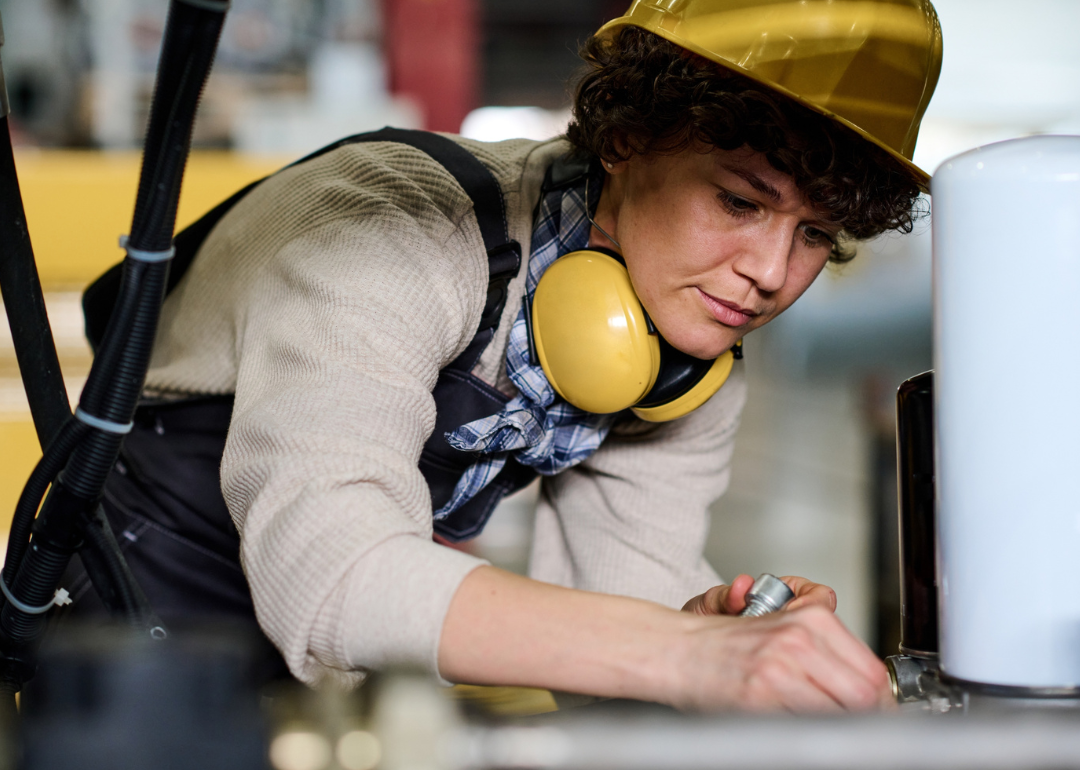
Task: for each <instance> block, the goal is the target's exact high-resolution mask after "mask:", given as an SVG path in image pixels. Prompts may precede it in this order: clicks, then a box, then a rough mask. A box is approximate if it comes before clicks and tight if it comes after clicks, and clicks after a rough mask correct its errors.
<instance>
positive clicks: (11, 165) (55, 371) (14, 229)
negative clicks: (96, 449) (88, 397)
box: [0, 80, 71, 448]
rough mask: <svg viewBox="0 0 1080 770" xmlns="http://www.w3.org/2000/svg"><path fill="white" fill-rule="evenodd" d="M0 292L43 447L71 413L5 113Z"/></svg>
mask: <svg viewBox="0 0 1080 770" xmlns="http://www.w3.org/2000/svg"><path fill="white" fill-rule="evenodd" d="M2 87H3V86H2V80H0V88H2ZM0 291H2V292H3V297H4V309H5V310H6V311H7V318H8V325H9V326H10V327H11V340H12V342H13V344H14V346H15V357H16V359H17V360H18V362H19V372H20V373H21V375H22V381H23V388H24V389H25V390H26V400H27V401H28V402H29V404H30V414H31V415H32V416H33V418H34V428H35V429H36V430H37V435H38V442H39V443H40V444H41V446H42V448H44V447H47V446H48V445H49V443H50V442H51V441H52V440H53V437H54V436H55V435H56V434H57V432H58V431H59V430H60V427H61V426H62V425H63V424H64V420H66V419H67V418H68V417H70V416H71V407H69V406H68V397H67V391H66V390H65V389H64V378H63V376H62V375H61V373H60V361H59V360H58V359H57V357H56V344H55V343H54V342H53V337H52V330H51V329H50V327H49V316H48V315H47V314H46V312H45V297H44V295H43V294H42V292H41V281H40V279H39V278H38V272H37V265H35V263H34V251H33V249H32V248H31V246H30V234H29V232H28V231H27V228H26V212H25V211H24V210H23V203H22V195H21V194H20V193H19V177H18V174H17V173H16V171H15V155H14V154H13V152H12V149H11V133H10V131H9V128H8V119H7V116H6V115H4V116H3V117H0Z"/></svg>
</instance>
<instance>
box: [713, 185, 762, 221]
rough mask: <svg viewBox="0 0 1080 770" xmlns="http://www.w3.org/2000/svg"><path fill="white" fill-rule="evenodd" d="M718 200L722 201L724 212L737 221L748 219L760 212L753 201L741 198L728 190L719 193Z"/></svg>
mask: <svg viewBox="0 0 1080 770" xmlns="http://www.w3.org/2000/svg"><path fill="white" fill-rule="evenodd" d="M716 198H717V200H719V201H720V205H721V206H723V207H724V210H725V211H726V212H727V213H728V214H730V215H731V216H733V217H735V218H736V219H741V218H742V217H748V216H750V215H751V214H753V213H754V212H756V211H757V210H758V205H757V204H756V203H754V202H753V201H748V200H746V198H740V197H739V196H738V195H735V194H734V193H730V192H728V191H727V190H721V191H720V192H719V193H717V195H716Z"/></svg>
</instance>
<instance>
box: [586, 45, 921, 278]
mask: <svg viewBox="0 0 1080 770" xmlns="http://www.w3.org/2000/svg"><path fill="white" fill-rule="evenodd" d="M581 57H582V58H583V59H584V60H585V62H586V64H587V67H586V70H585V72H584V73H583V74H582V76H581V77H580V79H579V81H578V83H577V87H576V89H575V91H576V92H575V98H574V108H573V120H572V122H571V123H570V126H569V128H568V129H567V138H568V139H569V140H570V142H571V143H572V144H573V145H574V146H575V147H576V148H578V149H579V150H581V151H585V152H588V153H592V154H595V155H597V156H599V157H600V158H602V159H604V160H610V161H617V160H627V159H628V158H630V157H631V156H633V155H648V154H650V153H661V154H668V153H677V152H681V151H682V150H684V149H686V148H688V147H691V146H694V145H697V144H699V143H704V144H705V145H711V146H713V147H718V148H720V149H723V150H735V149H738V148H740V147H744V146H745V147H750V148H752V149H754V150H756V151H758V152H761V153H764V154H765V156H766V158H768V160H769V163H770V164H771V165H772V166H773V168H775V169H776V170H777V171H780V172H781V173H784V174H787V175H789V176H791V177H792V179H793V180H794V182H795V185H796V186H797V187H798V188H799V190H801V191H802V193H803V194H804V195H805V196H806V199H807V201H808V202H809V203H810V205H811V206H812V207H813V208H814V209H815V210H817V211H819V212H821V213H822V215H823V216H825V217H827V218H828V219H829V220H830V221H831V222H834V223H836V224H838V225H839V226H840V227H841V228H842V232H843V234H844V235H845V236H847V237H848V238H854V239H856V240H863V239H866V238H871V237H873V236H875V235H878V234H880V233H883V232H885V231H887V230H899V231H901V232H905V233H909V232H911V230H912V227H913V225H914V222H915V220H916V219H917V218H919V217H920V216H922V215H923V213H924V212H923V211H922V210H920V209H919V208H917V203H918V196H919V187H918V184H917V183H916V181H915V179H914V178H913V177H912V175H911V173H910V172H909V171H908V170H907V169H906V168H905V167H904V166H902V165H901V164H900V163H899V162H897V161H896V160H894V159H893V158H892V157H891V156H890V155H889V154H888V153H886V152H885V151H884V150H881V149H880V148H878V147H877V146H875V145H874V144H872V143H871V142H868V141H867V140H866V139H864V138H862V137H861V136H859V135H858V134H856V133H855V132H854V131H852V130H850V129H848V128H847V127H845V126H843V125H841V124H839V123H837V122H835V121H833V120H830V119H829V118H826V117H825V116H824V115H820V114H818V113H816V112H814V111H813V110H810V109H809V108H807V107H804V106H802V105H801V104H799V103H797V102H795V101H794V100H792V99H789V98H787V97H785V96H783V95H781V94H779V93H778V92H776V91H773V90H771V89H769V88H767V87H766V86H763V85H761V84H759V83H757V82H755V81H753V80H751V79H749V78H747V77H744V76H742V75H739V74H736V73H735V72H732V71H730V70H727V69H725V68H723V67H720V66H718V65H716V64H714V63H713V62H710V61H709V60H707V59H705V58H703V57H701V56H698V55H697V54H694V53H691V52H689V51H687V50H685V49H683V48H680V47H679V46H677V45H675V44H674V43H671V42H669V41H667V40H665V39H663V38H661V37H659V36H657V35H654V34H652V33H651V32H647V31H646V30H643V29H639V28H637V27H630V26H627V27H623V28H622V29H620V30H619V31H618V32H617V33H616V34H615V35H613V36H611V37H597V36H593V37H591V38H589V39H588V40H587V41H586V42H585V44H584V46H583V47H582V49H581ZM854 256H855V252H854V249H852V248H851V247H850V246H849V245H844V244H843V242H838V243H837V245H836V246H835V247H834V248H833V252H832V254H831V255H830V257H829V259H830V261H832V262H847V261H849V260H850V259H851V258H852V257H854Z"/></svg>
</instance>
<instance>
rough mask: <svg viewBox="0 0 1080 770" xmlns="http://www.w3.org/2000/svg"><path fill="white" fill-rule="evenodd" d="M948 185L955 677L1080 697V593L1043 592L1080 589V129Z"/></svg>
mask: <svg viewBox="0 0 1080 770" xmlns="http://www.w3.org/2000/svg"><path fill="white" fill-rule="evenodd" d="M932 192H933V197H934V227H933V252H934V254H933V256H934V268H933V269H934V389H935V404H934V413H935V421H936V428H937V497H938V509H937V527H938V538H939V540H938V564H939V565H940V575H939V580H940V585H941V591H940V593H939V596H938V599H939V602H940V613H939V615H940V632H941V669H942V673H943V677H944V678H945V679H947V680H949V681H957V680H960V681H962V682H965V683H966V684H963V686H964V688H965V689H970V688H972V687H977V686H978V685H979V684H981V685H995V686H1002V685H1004V686H1011V687H1022V688H1028V690H1029V691H1030V692H1031V693H1032V694H1037V693H1039V692H1058V693H1059V694H1060V692H1061V691H1062V690H1065V689H1067V690H1071V694H1072V696H1073V697H1078V696H1080V688H1076V684H1077V683H1078V682H1080V655H1077V651H1076V647H1077V638H1076V630H1075V629H1076V618H1077V617H1080V592H1077V591H1071V590H1065V591H1053V592H1046V591H1033V590H1032V586H1072V585H1076V584H1077V583H1080V560H1078V559H1077V558H1076V556H1077V553H1080V527H1078V526H1077V515H1076V484H1075V476H1076V468H1077V467H1078V466H1080V444H1078V443H1077V441H1076V437H1077V435H1080V410H1077V409H1076V406H1075V404H1076V388H1075V386H1074V383H1075V382H1076V381H1077V380H1078V379H1080V360H1078V359H1077V357H1076V356H1075V355H1074V354H1073V351H1074V350H1075V349H1076V348H1077V347H1078V346H1080V305H1078V304H1077V302H1076V297H1077V296H1080V270H1078V269H1077V265H1078V264H1080V246H1078V244H1080V137H1071V136H1039V137H1030V138H1025V139H1017V140H1012V141H1007V142H1000V143H997V144H991V145H988V146H986V147H981V148H978V149H975V150H972V151H970V152H967V153H964V154H962V155H958V156H956V157H954V158H952V159H950V160H947V161H946V162H945V163H944V164H942V166H941V167H940V168H939V169H938V170H937V172H936V173H935V175H934V180H933V184H932ZM1033 223H1042V224H1041V225H1040V224H1033ZM1018 260H1022V261H1023V268H1022V270H1023V273H1024V274H1025V275H1027V276H1031V277H1032V278H1035V279H1037V281H1038V286H1039V288H1038V291H1037V297H1038V298H1037V300H1035V302H1036V303H1037V305H1038V308H1039V309H1038V311H1037V317H1038V324H1039V327H1040V328H1041V329H1043V330H1044V331H1043V332H1042V333H1037V334H1036V333H1032V325H1031V323H1030V322H1031V321H1033V320H1034V317H1035V316H1034V315H1031V314H1030V313H1029V311H1027V310H1025V308H1027V307H1028V305H1027V302H1028V300H1027V299H1025V298H1023V297H1022V296H1021V294H1020V293H1018V292H1019V291H1020V289H1019V288H1018V283H1017V270H1018V267H1017V265H1018ZM1035 312H1036V311H1031V313H1035ZM1003 351H1019V360H1018V363H1020V364H1021V367H1020V370H1018V372H1020V371H1022V374H1019V376H1012V375H1009V374H1005V372H1004V370H1003V369H1002V366H1001V365H1002V361H1003V359H1002V352H1003ZM1031 688H1034V689H1031Z"/></svg>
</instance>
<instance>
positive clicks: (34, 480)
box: [3, 417, 90, 585]
mask: <svg viewBox="0 0 1080 770" xmlns="http://www.w3.org/2000/svg"><path fill="white" fill-rule="evenodd" d="M89 430H90V428H89V426H87V425H86V424H85V423H82V422H80V421H78V420H76V419H75V418H74V417H69V418H68V421H67V422H66V423H64V426H63V427H62V428H61V429H60V432H59V434H57V436H56V438H55V439H54V440H53V441H52V443H50V444H49V446H48V448H47V449H46V450H45V453H44V454H43V455H42V456H41V459H40V460H38V463H37V465H36V466H34V472H33V473H31V474H30V479H29V480H28V481H27V482H26V486H25V487H23V491H22V494H21V495H19V502H18V504H17V505H16V506H15V515H14V516H13V517H12V520H11V531H10V534H9V535H8V545H7V556H6V557H5V559H4V571H3V579H4V581H5V582H6V583H7V584H8V585H10V584H11V582H12V581H13V580H14V579H15V572H16V571H17V570H18V568H19V565H20V564H21V563H22V558H23V554H24V553H26V547H27V545H29V540H30V529H31V528H32V527H33V526H34V518H35V517H36V516H37V511H38V508H39V507H40V506H41V499H42V498H43V497H45V493H46V492H47V491H48V489H49V485H50V484H52V483H53V480H54V479H56V474H58V473H59V472H60V471H61V469H62V468H63V467H64V466H65V465H67V461H68V458H69V457H71V453H72V452H73V451H74V449H75V447H76V446H78V443H79V440H80V439H82V438H83V437H84V436H85V435H86V433H87V432H88V431H89Z"/></svg>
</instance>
